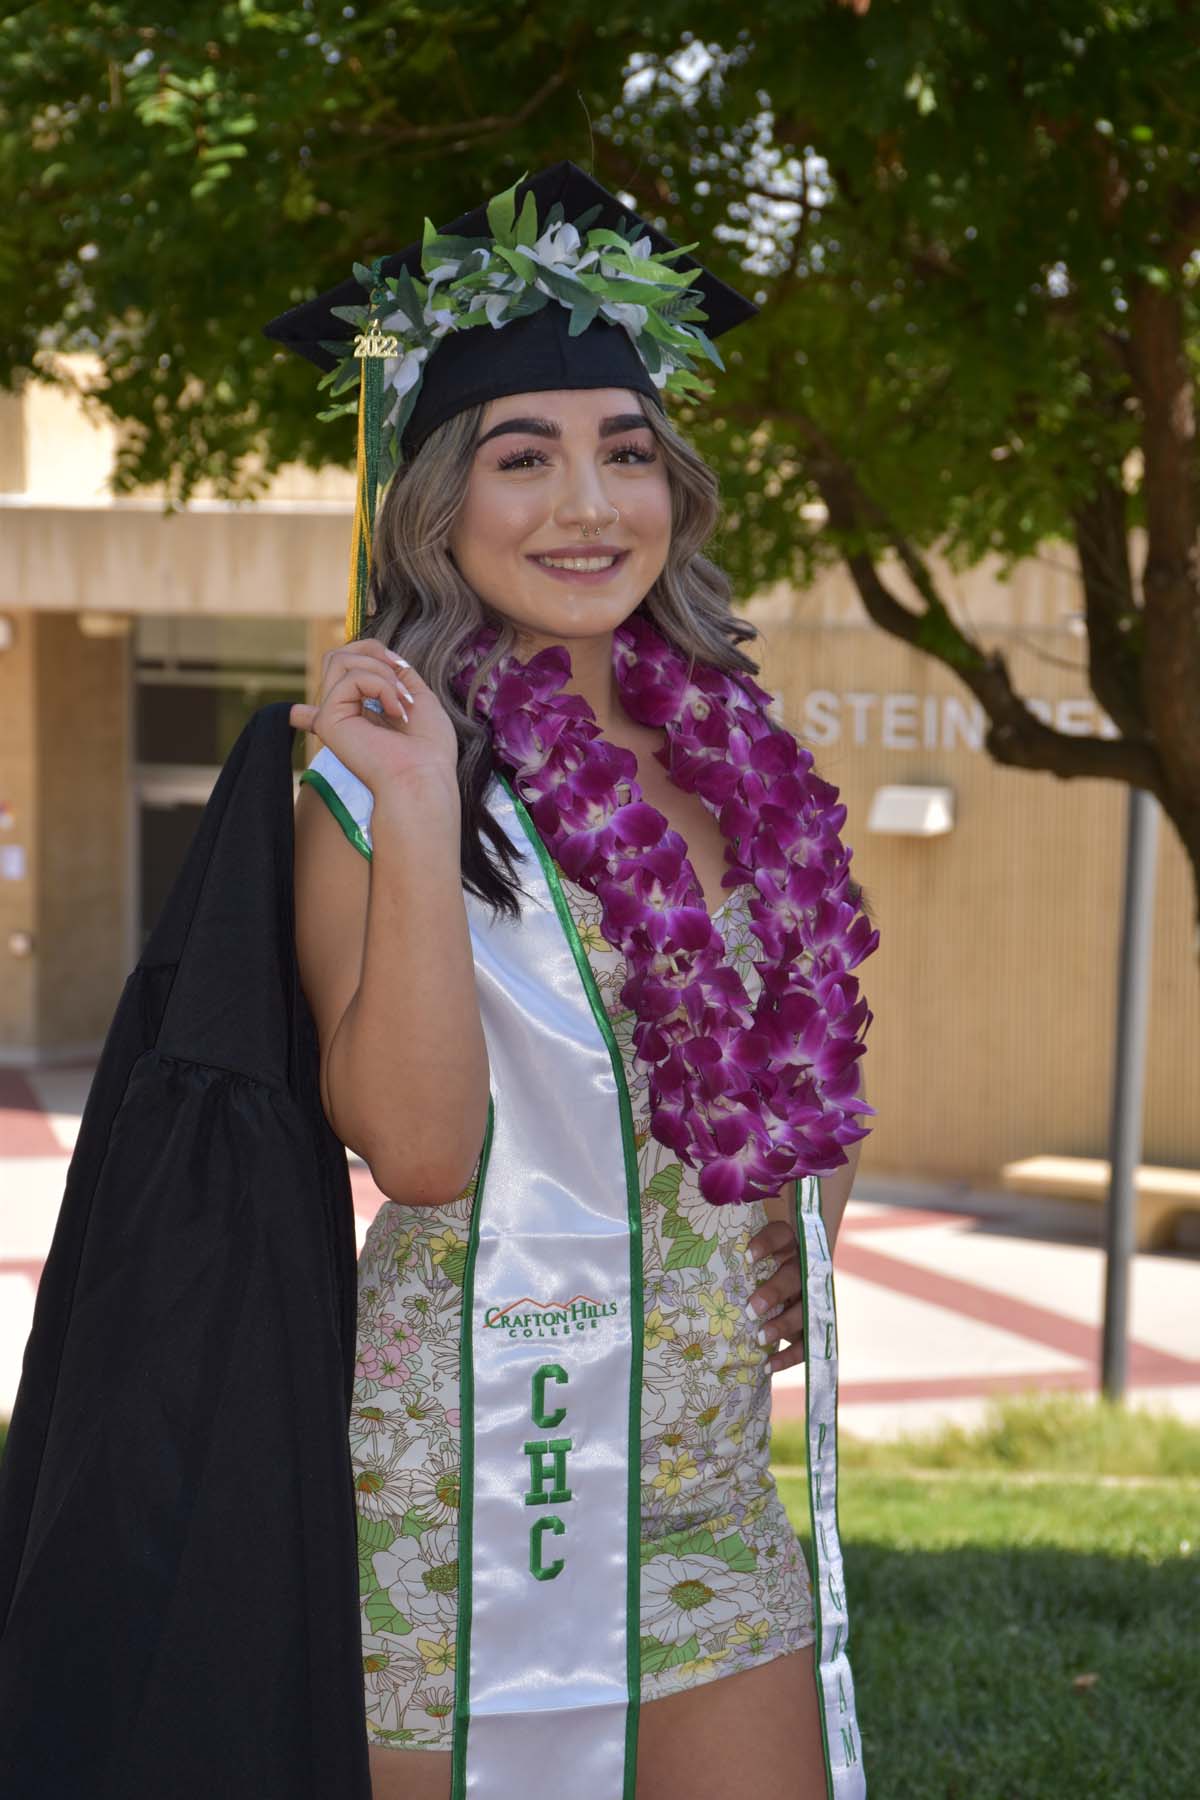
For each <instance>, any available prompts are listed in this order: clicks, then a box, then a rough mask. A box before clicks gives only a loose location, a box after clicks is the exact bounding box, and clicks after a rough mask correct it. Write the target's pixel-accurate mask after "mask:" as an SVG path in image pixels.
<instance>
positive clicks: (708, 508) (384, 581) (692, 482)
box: [362, 396, 759, 917]
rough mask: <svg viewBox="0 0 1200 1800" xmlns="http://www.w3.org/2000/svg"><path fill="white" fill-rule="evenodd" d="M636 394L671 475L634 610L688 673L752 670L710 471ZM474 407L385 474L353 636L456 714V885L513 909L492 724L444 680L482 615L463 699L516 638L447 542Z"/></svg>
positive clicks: (479, 411)
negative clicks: (665, 536) (481, 643)
mask: <svg viewBox="0 0 1200 1800" xmlns="http://www.w3.org/2000/svg"><path fill="white" fill-rule="evenodd" d="M638 403H639V405H640V406H641V409H642V412H643V413H644V415H645V418H646V423H647V424H648V425H649V427H650V430H651V431H652V432H653V434H654V436H655V438H656V440H657V444H658V450H659V454H660V455H661V456H662V459H663V463H664V465H665V468H666V472H667V477H668V481H669V484H670V492H671V537H670V545H669V548H668V551H667V560H666V563H665V565H664V567H663V570H662V573H661V574H660V575H659V577H658V579H657V581H656V582H655V583H654V586H653V587H652V588H651V589H650V591H649V593H647V594H646V595H645V596H644V597H643V599H642V600H641V601H640V602H639V604H638V606H637V608H636V609H635V610H636V611H637V612H638V613H640V614H642V615H644V616H648V617H649V618H650V619H651V620H652V621H653V623H654V624H655V625H656V626H657V628H658V630H659V631H661V632H662V634H663V636H664V637H666V638H667V639H669V640H670V642H672V643H673V644H675V645H676V646H677V647H678V649H679V650H680V651H682V652H683V654H684V655H686V656H687V657H688V659H689V672H690V669H691V667H693V666H694V665H695V663H696V662H698V661H699V662H708V663H711V664H713V665H714V666H715V667H717V668H719V669H723V670H726V671H728V672H730V673H733V672H734V671H741V672H743V673H746V674H749V675H755V676H756V675H757V674H758V669H759V665H758V664H757V663H756V662H753V661H752V660H751V658H750V657H749V656H747V655H746V654H745V652H744V651H742V650H740V649H739V648H738V646H739V645H740V644H741V643H743V642H744V641H745V640H746V639H748V638H757V637H758V635H759V633H758V631H757V628H756V627H755V626H753V625H751V624H750V623H749V622H748V621H747V620H745V619H741V618H739V617H738V616H737V615H736V614H735V613H734V611H733V609H732V605H731V600H730V584H729V581H728V579H727V577H726V576H725V574H724V573H723V571H722V570H721V569H720V568H719V567H718V566H717V565H716V563H714V562H712V561H711V560H710V559H709V558H708V557H707V556H706V555H705V554H704V547H705V545H706V544H707V543H708V542H709V540H710V538H711V537H712V536H713V534H714V532H715V531H716V529H717V527H718V523H719V520H720V498H719V489H718V482H717V477H716V475H715V474H714V472H713V471H712V469H710V468H709V466H708V464H707V463H706V462H705V461H704V460H703V458H702V457H700V456H699V455H698V454H697V453H696V451H695V450H694V449H693V448H692V446H691V445H690V444H689V443H687V441H686V440H685V439H684V438H683V437H681V436H680V435H679V433H678V432H677V431H676V430H675V428H674V427H673V426H672V425H671V423H670V421H669V420H668V419H667V418H666V417H665V416H664V414H663V413H661V412H660V411H659V409H658V408H657V407H656V406H654V405H653V404H650V405H646V404H644V403H643V402H642V400H641V396H639V397H638ZM483 414H484V407H483V406H482V405H478V406H469V407H465V408H464V409H463V411H462V412H459V413H455V414H454V415H453V417H451V418H449V419H447V420H446V421H445V423H444V424H442V425H439V426H438V427H437V428H436V430H434V431H432V432H431V433H430V435H429V437H428V438H427V439H426V440H425V442H424V443H423V444H422V445H421V448H420V449H419V451H418V452H417V454H416V455H415V456H414V457H413V458H412V460H411V461H410V462H407V463H402V464H401V465H400V467H399V468H398V469H397V471H396V474H395V475H394V476H393V477H392V480H391V482H390V483H389V484H388V487H387V489H386V490H385V492H384V496H383V499H382V501H381V502H380V506H379V511H378V513H377V515H376V520H375V532H374V538H373V542H372V558H371V577H370V585H369V590H368V599H367V618H366V620H365V621H364V624H363V632H362V635H363V636H364V637H375V638H378V639H380V641H381V642H382V643H385V644H387V645H389V646H390V648H391V649H393V650H397V651H399V652H400V654H401V655H403V656H406V657H407V658H408V660H409V661H410V662H411V663H412V664H413V667H414V668H416V669H418V670H419V671H420V673H421V677H422V679H423V680H424V681H426V682H427V683H428V684H429V686H430V687H431V688H432V689H433V691H434V693H435V694H436V695H437V697H438V699H439V701H440V702H441V704H442V706H443V707H444V708H445V710H446V712H447V713H448V714H449V716H450V718H451V719H452V720H453V722H454V728H455V731H456V732H457V734H458V783H459V790H460V793H461V795H462V874H463V886H464V887H465V888H467V889H468V890H469V891H470V892H472V893H474V894H475V895H477V896H478V898H480V899H482V900H484V901H486V902H488V903H489V904H490V905H491V906H493V907H494V908H495V909H496V910H497V912H503V913H506V914H508V915H509V916H510V917H516V916H517V915H518V914H519V911H520V907H519V901H518V899H517V896H518V894H519V892H520V889H519V886H518V884H517V882H516V880H515V879H514V875H513V869H514V864H515V862H516V860H517V859H516V852H515V851H514V848H513V846H512V844H511V843H510V841H509V839H508V837H507V835H506V834H505V832H504V831H503V830H502V829H501V827H500V826H499V825H498V824H497V823H496V821H495V820H494V819H493V818H492V815H491V813H490V812H489V811H488V809H487V807H486V806H485V805H484V798H483V796H484V791H485V789H486V788H487V785H488V782H489V780H490V777H491V774H492V748H491V733H490V731H489V729H488V727H487V725H486V723H485V722H484V721H482V720H480V719H478V718H476V717H474V716H473V714H472V713H470V712H467V711H465V710H464V707H463V705H462V704H461V703H460V701H459V700H458V698H457V696H456V695H455V693H454V691H453V689H452V687H451V678H452V676H453V675H454V673H455V671H456V670H457V669H458V667H459V665H460V662H461V659H462V654H463V651H464V650H465V648H466V646H467V644H468V643H469V642H470V641H471V639H472V638H473V637H474V636H475V633H476V632H477V631H478V630H479V627H480V625H482V624H484V623H487V624H490V625H494V626H496V627H498V629H499V636H498V638H497V641H496V644H495V645H494V647H493V649H492V652H491V654H490V655H489V656H488V657H487V659H486V660H485V661H484V662H483V663H482V664H481V666H480V668H479V671H478V673H477V675H476V678H475V680H474V681H473V682H472V684H471V690H470V692H469V694H468V695H467V705H468V706H473V705H474V699H475V692H476V689H477V688H478V685H479V682H480V681H481V680H482V679H483V677H484V676H485V675H486V673H487V671H488V670H489V669H490V668H492V667H493V666H494V665H495V663H497V662H498V661H499V660H500V659H501V658H502V657H504V656H506V655H508V654H509V653H510V652H511V651H512V650H514V649H515V648H516V643H517V634H516V630H515V628H514V627H513V625H512V623H511V622H510V621H509V620H508V619H506V618H505V617H504V616H503V615H502V614H500V613H497V612H496V611H495V609H494V608H493V607H491V606H489V605H488V604H487V602H486V601H484V600H482V599H481V598H480V597H479V595H478V594H477V593H476V592H475V590H474V588H472V587H471V586H470V585H469V584H468V582H467V581H465V580H464V578H463V576H462V575H461V573H460V572H459V569H458V567H457V565H456V564H455V562H454V560H453V558H452V557H451V555H450V550H449V540H450V534H451V531H452V529H453V526H454V521H455V519H456V517H457V516H458V511H459V508H460V507H461V506H462V504H463V500H464V498H465V496H466V492H467V483H468V480H469V477H470V473H471V465H472V461H473V458H474V453H475V442H476V439H477V438H478V436H479V430H480V423H481V420H482V418H483ZM485 839H487V840H488V841H489V842H490V844H491V846H492V851H493V852H494V854H491V853H489V851H488V849H487V846H486V844H485V842H484V840H485ZM502 865H503V866H502Z"/></svg>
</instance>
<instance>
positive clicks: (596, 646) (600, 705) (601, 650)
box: [516, 631, 629, 737]
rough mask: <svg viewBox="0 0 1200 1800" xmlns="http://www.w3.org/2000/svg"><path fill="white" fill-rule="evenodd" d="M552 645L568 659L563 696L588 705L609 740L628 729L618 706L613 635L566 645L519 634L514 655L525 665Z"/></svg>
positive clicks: (621, 709)
mask: <svg viewBox="0 0 1200 1800" xmlns="http://www.w3.org/2000/svg"><path fill="white" fill-rule="evenodd" d="M551 644H561V645H562V647H563V648H564V649H565V650H567V651H568V652H569V654H570V658H571V676H570V679H569V680H568V681H567V682H565V683H564V684H563V689H562V691H563V693H564V694H578V695H579V697H580V698H581V699H583V700H586V701H587V703H588V705H589V706H590V707H591V709H592V711H593V712H594V713H595V715H596V723H597V725H598V726H599V727H600V731H601V734H602V735H603V736H604V737H608V736H609V735H610V732H611V731H613V730H619V729H621V727H623V726H626V725H628V722H629V721H628V717H627V715H626V713H625V709H624V707H623V706H622V705H621V694H620V689H619V688H618V686H617V678H616V675H615V674H614V673H613V634H612V632H611V631H605V632H602V633H601V635H600V636H599V637H590V638H571V639H570V640H569V641H568V640H564V639H563V638H550V637H539V636H535V635H533V634H531V633H528V632H521V633H520V634H519V636H518V640H517V648H516V654H517V656H518V657H519V658H520V660H521V661H522V662H528V661H529V658H530V657H531V656H533V655H535V654H536V653H537V651H539V650H545V649H547V648H549V646H550V645H551Z"/></svg>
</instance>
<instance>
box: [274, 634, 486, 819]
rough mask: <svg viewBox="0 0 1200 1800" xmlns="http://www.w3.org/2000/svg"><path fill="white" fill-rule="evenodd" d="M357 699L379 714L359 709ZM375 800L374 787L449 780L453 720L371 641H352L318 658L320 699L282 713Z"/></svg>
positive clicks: (454, 765) (399, 662) (454, 746)
mask: <svg viewBox="0 0 1200 1800" xmlns="http://www.w3.org/2000/svg"><path fill="white" fill-rule="evenodd" d="M364 700H375V701H378V702H379V705H380V706H381V707H382V709H383V710H382V711H376V710H375V709H374V708H370V709H368V710H367V711H364V710H363V704H362V703H363V701H364ZM288 719H289V723H290V724H292V725H293V726H294V727H295V728H296V730H298V731H311V732H312V733H313V735H314V737H318V738H320V740H321V742H322V743H323V744H328V746H329V748H330V749H331V750H332V751H333V753H334V755H335V756H336V757H337V759H338V761H339V762H343V763H345V765H346V767H347V768H348V769H349V770H350V771H351V773H352V774H354V775H357V776H358V779H359V780H360V781H361V782H363V783H364V784H365V785H366V786H367V787H369V788H370V789H371V791H372V793H374V794H375V795H376V797H378V794H379V791H380V787H381V785H386V784H388V783H391V782H394V781H396V780H399V779H402V778H404V777H408V776H412V775H420V774H424V773H430V772H436V773H439V774H442V775H447V774H448V775H449V776H450V778H451V780H456V779H457V770H458V738H457V736H456V734H455V730H454V722H453V720H452V719H451V717H450V715H449V713H448V712H447V711H446V710H445V708H444V707H443V706H442V704H441V702H440V701H439V700H438V698H437V696H436V695H435V694H434V692H433V690H432V689H431V688H429V687H427V686H426V684H425V682H424V681H422V679H421V677H420V676H419V675H418V674H417V672H416V670H415V669H414V668H413V667H412V666H411V664H409V663H406V662H405V661H404V659H403V658H402V657H400V656H397V654H396V652H395V651H394V650H389V649H388V648H387V646H386V645H385V644H381V643H380V642H379V639H378V638H355V639H354V640H353V641H352V642H351V643H349V644H339V645H338V646H337V647H336V648H335V649H333V650H327V651H326V652H325V655H324V656H323V657H322V659H321V698H320V701H319V702H318V704H317V705H316V706H306V705H303V704H302V703H300V702H297V704H296V705H295V706H293V707H292V710H291V712H290V713H289V714H288Z"/></svg>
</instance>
